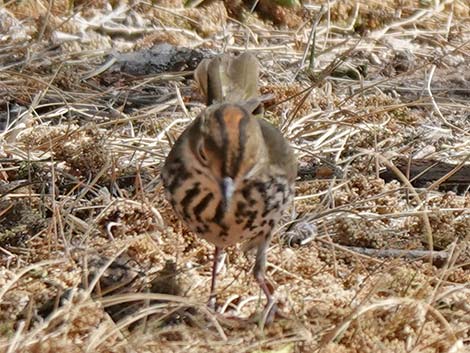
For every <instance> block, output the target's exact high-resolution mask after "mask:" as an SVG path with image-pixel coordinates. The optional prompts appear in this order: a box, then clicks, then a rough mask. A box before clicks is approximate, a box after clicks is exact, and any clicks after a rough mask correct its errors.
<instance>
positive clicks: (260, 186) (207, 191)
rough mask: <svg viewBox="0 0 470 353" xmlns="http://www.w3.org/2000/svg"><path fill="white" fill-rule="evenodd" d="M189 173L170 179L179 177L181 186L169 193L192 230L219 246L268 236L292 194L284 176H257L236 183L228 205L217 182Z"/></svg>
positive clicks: (177, 210) (173, 203)
mask: <svg viewBox="0 0 470 353" xmlns="http://www.w3.org/2000/svg"><path fill="white" fill-rule="evenodd" d="M190 174H191V177H188V178H185V179H184V180H182V178H181V177H179V176H178V175H177V174H174V175H172V176H171V177H170V179H172V178H173V179H174V178H179V179H180V180H179V185H178V188H177V189H173V190H172V192H167V194H166V196H167V198H168V200H169V201H170V202H171V204H172V206H173V208H174V209H175V211H176V212H177V214H178V215H179V217H180V218H181V219H182V220H183V221H184V222H185V223H186V224H187V225H188V226H189V227H190V228H191V230H192V231H193V232H195V233H196V234H197V235H198V236H201V237H202V238H204V239H206V240H207V241H209V242H211V243H213V244H215V245H216V246H219V247H227V246H230V245H233V244H235V243H238V242H242V241H247V240H252V239H253V238H257V237H269V236H270V234H271V231H272V229H273V228H274V226H275V225H276V224H277V222H278V220H279V218H280V217H281V213H282V211H283V210H284V209H285V207H286V205H287V204H288V203H289V201H290V199H291V196H292V194H293V185H290V184H289V182H288V180H287V178H286V177H285V176H283V175H274V176H273V175H271V176H270V175H268V174H266V175H258V176H257V177H256V178H252V179H248V180H244V181H243V182H242V183H241V184H240V185H237V188H236V189H235V190H234V193H233V196H232V199H231V202H230V203H229V204H225V203H224V200H223V197H222V194H221V191H220V186H219V185H218V184H217V183H216V182H215V181H213V180H211V179H209V178H208V177H207V176H205V175H204V174H202V173H201V174H198V173H190ZM171 182H172V180H167V181H166V184H171ZM166 189H167V191H168V187H167V188H166Z"/></svg>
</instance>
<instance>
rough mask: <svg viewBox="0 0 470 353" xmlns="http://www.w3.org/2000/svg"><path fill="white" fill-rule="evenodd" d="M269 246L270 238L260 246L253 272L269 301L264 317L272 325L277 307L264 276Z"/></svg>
mask: <svg viewBox="0 0 470 353" xmlns="http://www.w3.org/2000/svg"><path fill="white" fill-rule="evenodd" d="M268 245H269V238H268V240H263V242H262V243H260V244H259V245H258V250H257V252H256V260H255V268H254V271H253V272H254V275H255V278H256V281H257V282H258V284H259V286H260V288H261V289H262V290H263V292H264V294H265V295H266V299H267V300H268V302H267V304H266V307H265V309H264V311H263V314H264V315H263V317H265V318H266V319H265V322H267V323H270V322H272V320H273V319H274V315H275V314H276V305H275V303H274V298H273V293H272V291H271V290H270V289H269V287H268V285H267V284H266V279H265V275H264V274H265V271H266V250H267V248H268Z"/></svg>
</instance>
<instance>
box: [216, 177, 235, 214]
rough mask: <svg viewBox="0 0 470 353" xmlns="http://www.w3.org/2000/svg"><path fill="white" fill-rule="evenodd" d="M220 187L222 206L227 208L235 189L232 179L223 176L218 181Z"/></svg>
mask: <svg viewBox="0 0 470 353" xmlns="http://www.w3.org/2000/svg"><path fill="white" fill-rule="evenodd" d="M220 189H221V191H222V197H223V201H224V206H225V208H227V207H228V205H229V204H230V202H231V201H232V196H233V192H234V191H235V185H234V183H233V179H232V178H230V177H225V178H224V179H223V180H222V182H221V183H220Z"/></svg>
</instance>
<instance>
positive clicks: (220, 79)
mask: <svg viewBox="0 0 470 353" xmlns="http://www.w3.org/2000/svg"><path fill="white" fill-rule="evenodd" d="M258 75H259V64H258V60H257V59H256V58H255V57H254V56H253V55H252V54H250V53H246V52H245V53H243V54H241V55H239V56H237V57H232V56H230V55H228V54H224V55H221V56H217V57H215V58H213V59H204V60H203V61H201V63H200V64H199V65H198V67H197V68H196V71H195V72H194V78H195V79H196V81H197V83H198V84H199V87H200V89H201V91H202V93H203V94H204V95H205V97H206V98H207V105H208V106H209V105H211V104H214V103H222V102H227V103H239V102H240V103H241V102H247V101H250V100H251V101H254V100H258V99H259V97H258Z"/></svg>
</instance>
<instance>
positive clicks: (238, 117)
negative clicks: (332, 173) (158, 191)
mask: <svg viewBox="0 0 470 353" xmlns="http://www.w3.org/2000/svg"><path fill="white" fill-rule="evenodd" d="M258 71H259V68H258V63H257V60H256V58H255V57H254V56H252V55H251V54H248V53H245V54H242V55H240V56H238V57H237V58H232V57H230V56H229V55H223V56H219V57H216V58H214V59H212V60H208V59H206V60H204V61H202V62H201V63H200V64H199V66H198V68H197V69H196V72H195V78H196V81H197V82H198V83H199V86H200V88H201V90H202V92H203V93H204V94H205V96H206V97H207V105H208V106H207V108H206V110H205V111H204V112H203V113H201V114H200V115H199V116H198V117H197V118H196V119H195V120H194V121H193V123H192V124H190V125H189V126H188V127H187V128H186V130H185V131H184V132H183V133H182V134H181V136H180V137H179V138H178V140H177V141H176V143H175V144H174V146H173V148H172V150H171V151H170V153H169V155H168V157H167V159H166V161H165V165H164V167H163V170H162V177H163V182H164V186H165V190H166V195H167V198H168V200H169V201H170V203H171V204H172V206H173V208H174V209H175V211H176V213H177V214H178V215H179V217H180V218H181V219H182V220H183V221H184V222H185V223H186V224H187V225H188V226H189V227H190V229H191V230H192V231H193V232H195V233H196V234H197V235H198V236H201V237H202V238H204V239H206V240H207V241H209V242H211V243H213V244H214V245H215V255H214V267H213V272H212V285H211V294H210V303H211V304H215V293H214V290H215V279H216V264H217V262H218V260H219V257H220V254H221V251H222V250H223V249H224V248H225V247H227V246H230V245H234V244H235V243H239V242H244V241H248V242H250V244H251V245H252V246H256V247H257V253H256V262H255V268H254V274H255V277H256V280H257V281H258V283H259V285H260V287H261V289H262V290H263V291H264V293H265V294H266V297H267V299H268V305H267V310H269V312H267V313H266V314H269V316H270V317H272V313H273V312H274V310H273V309H272V307H273V302H272V293H271V291H270V290H269V288H268V286H267V285H266V282H265V278H264V272H265V263H266V249H267V247H268V245H269V242H270V239H271V234H272V230H273V228H274V227H275V225H276V224H277V222H278V221H279V219H280V217H281V214H282V212H283V210H284V209H285V208H286V206H287V205H288V203H289V201H290V200H291V199H292V196H293V194H294V180H295V177H296V174H297V173H296V171H297V163H296V159H295V157H294V154H293V152H292V149H291V147H290V146H289V144H288V142H287V141H286V140H285V139H284V137H283V136H282V134H281V133H280V131H279V130H278V129H277V128H275V127H274V126H273V125H271V124H270V123H268V122H267V121H265V120H264V119H262V118H261V117H257V116H256V115H260V113H261V112H262V103H261V101H260V99H259V97H258Z"/></svg>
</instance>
